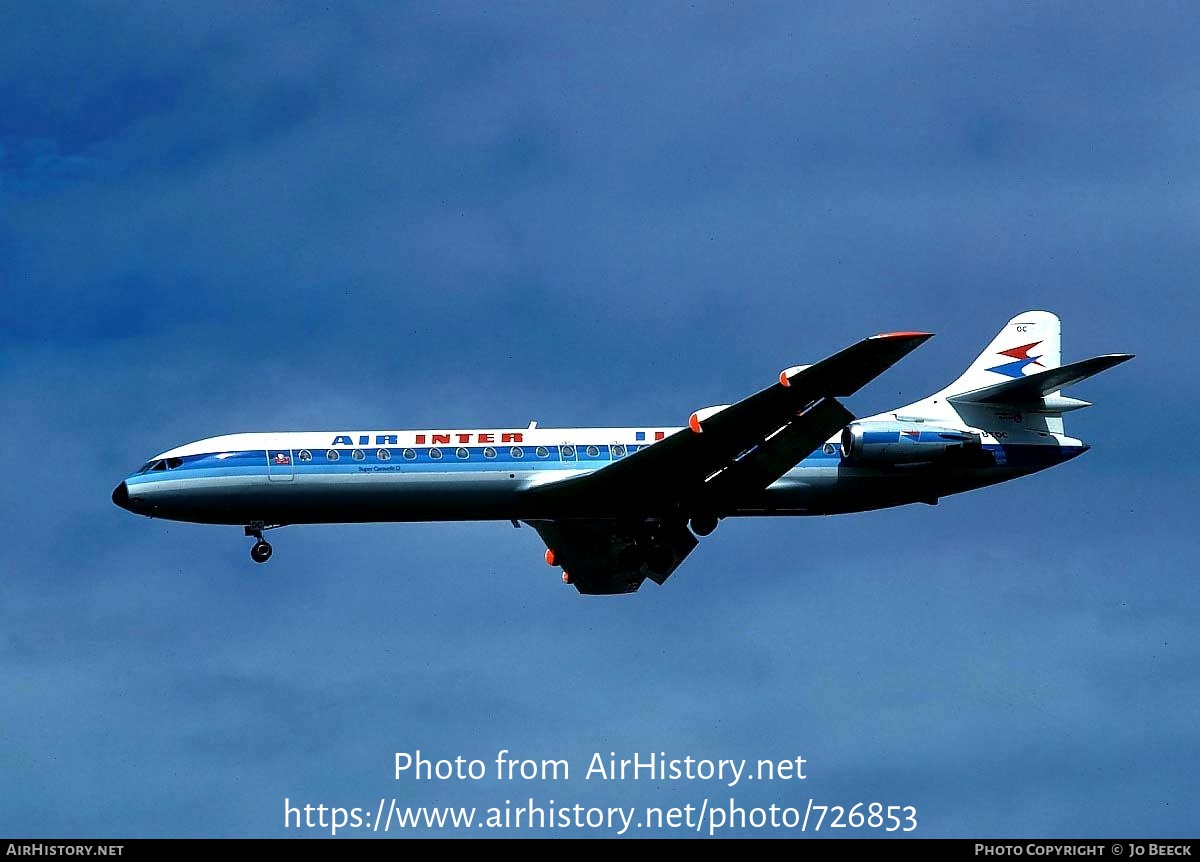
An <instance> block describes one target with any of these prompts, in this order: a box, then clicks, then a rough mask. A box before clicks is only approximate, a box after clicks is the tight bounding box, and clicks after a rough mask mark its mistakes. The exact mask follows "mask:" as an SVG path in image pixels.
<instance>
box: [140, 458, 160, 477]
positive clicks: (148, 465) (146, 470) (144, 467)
mask: <svg viewBox="0 0 1200 862" xmlns="http://www.w3.org/2000/svg"><path fill="white" fill-rule="evenodd" d="M157 463H158V462H157V461H147V462H146V463H145V464H143V465H142V466H141V467H138V471H137V475H139V476H140V475H141V474H142V473H149V472H150V471H151V470H152V469H153V468H154V465H155V464H157Z"/></svg>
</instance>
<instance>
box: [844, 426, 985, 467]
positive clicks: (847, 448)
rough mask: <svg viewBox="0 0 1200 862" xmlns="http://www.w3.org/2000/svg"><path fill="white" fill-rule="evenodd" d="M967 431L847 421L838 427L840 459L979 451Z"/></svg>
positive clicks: (910, 460) (912, 460)
mask: <svg viewBox="0 0 1200 862" xmlns="http://www.w3.org/2000/svg"><path fill="white" fill-rule="evenodd" d="M982 445H983V441H982V440H981V439H980V437H979V435H978V434H975V433H974V432H971V431H959V430H957V429H954V428H937V427H932V426H928V425H924V424H913V423H902V422H851V423H850V424H849V425H847V426H846V427H845V428H844V429H843V430H842V460H843V461H845V462H847V463H850V464H919V463H921V462H924V461H935V460H937V459H939V458H943V457H946V456H952V455H955V454H964V453H966V452H970V451H979V450H980V448H981V446H982Z"/></svg>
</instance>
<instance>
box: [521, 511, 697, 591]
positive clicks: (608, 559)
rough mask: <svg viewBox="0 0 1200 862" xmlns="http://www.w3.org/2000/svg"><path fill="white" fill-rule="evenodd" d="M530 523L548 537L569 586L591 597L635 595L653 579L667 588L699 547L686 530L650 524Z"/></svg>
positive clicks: (597, 521) (598, 521)
mask: <svg viewBox="0 0 1200 862" xmlns="http://www.w3.org/2000/svg"><path fill="white" fill-rule="evenodd" d="M525 523H527V524H529V526H531V527H533V529H535V530H536V531H537V533H538V535H539V536H541V537H542V541H543V542H545V543H546V547H547V548H548V549H549V550H550V551H551V552H552V553H553V558H554V562H555V565H559V566H562V569H563V572H564V573H566V574H567V575H568V576H569V583H570V584H571V585H572V586H574V587H575V589H577V590H579V592H580V593H583V594H585V595H620V594H623V593H633V592H636V591H637V590H638V588H639V587H640V586H641V585H642V582H643V581H645V580H646V579H647V578H649V579H651V580H653V581H654V582H655V583H657V584H659V585H660V586H661V585H662V583H663V582H664V581H666V579H667V578H669V577H670V576H671V574H672V573H673V572H674V571H675V570H676V569H677V568H679V564H680V563H682V562H683V560H684V558H686V557H687V555H688V554H690V553H691V552H692V550H693V549H694V548H695V547H696V545H697V544H699V543H698V542H697V541H696V537H695V536H693V535H692V534H691V533H690V532H689V531H688V529H687V528H686V527H684V526H683V525H682V524H677V525H674V526H669V525H666V524H660V523H647V524H641V525H638V526H637V528H633V527H631V526H629V525H626V526H624V527H622V525H620V524H618V523H617V522H616V521H614V520H611V519H570V520H567V519H564V520H538V519H534V520H529V521H526V522H525ZM651 548H657V554H658V559H656V560H655V561H654V562H655V565H653V566H651V562H650V559H649V557H650V554H651V551H650V549H651ZM664 549H666V550H664ZM668 550H669V554H668V553H667V551H668Z"/></svg>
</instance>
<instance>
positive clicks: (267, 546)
mask: <svg viewBox="0 0 1200 862" xmlns="http://www.w3.org/2000/svg"><path fill="white" fill-rule="evenodd" d="M250 559H252V560H254V562H256V563H265V562H266V561H267V560H269V559H271V543H270V542H268V541H267V540H265V539H260V540H259V541H257V542H255V543H254V547H252V548H251V549H250Z"/></svg>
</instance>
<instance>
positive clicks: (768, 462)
mask: <svg viewBox="0 0 1200 862" xmlns="http://www.w3.org/2000/svg"><path fill="white" fill-rule="evenodd" d="M1060 333H1061V327H1060V323H1059V319H1058V317H1056V316H1055V315H1054V314H1051V313H1050V312H1047V311H1027V312H1024V313H1022V314H1018V315H1017V316H1016V317H1014V318H1013V319H1012V320H1010V321H1009V322H1008V323H1007V324H1006V325H1005V326H1004V328H1003V329H1001V330H1000V332H999V334H998V335H997V336H996V337H995V338H994V339H993V340H992V342H991V343H990V344H989V345H988V346H987V347H986V348H985V349H984V351H983V352H982V353H981V354H980V355H979V357H978V358H977V359H976V360H975V361H974V362H973V363H972V364H971V365H970V366H969V367H968V368H967V370H966V371H965V372H964V373H963V374H962V375H960V376H959V377H958V379H956V380H955V381H954V382H953V383H951V384H950V385H949V386H946V387H945V388H943V389H941V390H940V391H938V392H935V393H934V394H932V395H930V396H928V397H926V398H923V399H921V400H919V401H916V402H914V403H912V404H908V405H906V406H904V407H898V408H895V409H893V410H890V411H888V412H886V413H878V414H875V415H871V416H866V417H863V418H855V416H854V414H853V413H851V412H850V411H849V410H847V409H846V408H845V407H844V406H843V405H842V404H841V402H840V401H838V400H837V399H839V398H844V397H847V396H849V395H852V394H854V393H855V392H857V391H858V390H859V389H860V388H862V387H863V386H865V385H866V384H867V383H868V382H870V381H871V380H873V379H874V378H876V377H878V376H879V375H880V374H882V373H883V372H884V371H886V370H887V369H888V368H890V367H891V366H892V365H894V364H895V363H896V362H898V361H899V360H900V359H902V358H903V357H904V356H906V355H907V354H908V353H910V352H911V351H912V350H914V349H916V348H917V347H918V346H920V345H921V344H922V343H924V342H925V341H926V340H927V339H929V338H930V337H931V334H930V333H927V332H888V333H883V334H880V335H873V336H871V337H869V338H865V339H863V340H861V341H859V342H857V343H855V344H852V345H851V346H849V347H847V348H845V349H843V350H841V351H839V352H837V353H835V354H833V355H831V356H829V357H827V358H825V359H822V360H821V361H820V362H817V363H815V364H813V365H797V366H792V367H790V368H785V369H784V370H783V371H781V372H780V373H779V378H778V380H777V381H775V382H774V383H772V385H770V386H768V387H767V388H765V389H763V390H761V391H760V392H757V393H755V394H753V395H750V396H749V397H747V398H744V399H742V400H741V401H738V402H736V403H732V404H721V405H715V406H712V407H706V408H704V409H702V410H697V411H695V412H694V413H692V414H691V416H690V418H689V419H688V422H687V424H686V425H685V426H683V427H680V428H669V427H659V426H649V427H643V426H639V427H630V428H539V427H537V424H536V423H530V425H529V427H527V428H499V429H497V428H484V429H469V430H452V429H425V430H420V431H393V430H384V431H362V430H353V429H342V430H334V431H311V432H270V433H244V434H229V435H225V436H220V437H210V438H208V439H205V440H199V441H197V442H195V443H188V444H186V445H184V446H179V447H177V448H174V449H170V450H168V451H166V452H162V453H161V454H159V455H155V456H154V457H153V458H151V459H150V460H149V461H147V462H146V464H145V465H143V466H142V467H141V469H139V470H137V471H136V472H135V473H133V474H132V475H130V476H128V477H126V478H125V479H124V481H122V482H121V483H120V484H119V485H118V486H117V487H116V489H115V490H114V491H113V495H112V499H113V502H114V503H116V504H117V505H118V506H120V507H121V508H123V509H127V510H129V511H130V512H133V513H135V514H138V515H145V516H148V517H151V518H167V519H171V520H177V521H190V522H195V523H203V524H228V525H238V526H242V527H243V529H244V532H245V535H246V536H248V537H252V538H254V539H255V542H254V545H253V547H252V548H251V551H250V556H251V558H252V559H253V560H254V561H255V562H259V563H264V562H266V561H267V560H268V559H270V557H271V553H272V548H271V545H270V544H269V543H268V542H267V540H266V539H265V538H263V533H264V532H265V531H267V530H270V529H274V528H277V527H282V526H286V525H291V524H316V523H361V522H368V521H435V520H450V521H465V520H497V521H511V522H512V524H513V526H519V525H520V524H521V523H525V524H528V525H529V526H530V527H532V528H533V529H534V530H536V531H537V533H538V534H539V536H540V537H541V539H542V540H543V542H544V543H545V545H546V551H545V560H546V562H547V563H549V564H550V565H551V566H554V567H561V569H562V580H563V581H564V582H565V583H567V584H571V585H573V586H574V587H575V588H576V589H578V590H579V592H581V593H585V594H591V595H598V594H610V595H611V594H621V593H630V592H634V591H636V590H637V589H638V588H639V587H640V586H641V585H642V583H643V582H645V580H646V579H647V578H648V579H650V580H652V581H654V582H655V583H657V584H659V585H661V584H663V582H664V581H666V579H667V578H668V577H669V576H670V575H671V574H672V573H673V572H674V571H675V570H676V568H678V566H679V565H680V563H682V562H683V560H684V558H685V557H687V556H688V554H690V553H691V552H692V550H693V549H694V548H695V547H696V546H697V545H698V544H699V538H703V537H705V536H708V535H709V534H711V533H712V532H713V531H714V530H715V529H716V528H717V525H718V524H719V522H720V521H721V520H722V519H724V518H731V517H739V516H752V515H832V514H842V513H849V512H863V511H867V510H871V509H881V508H885V507H890V506H901V505H906V504H910V503H928V504H935V503H937V502H938V500H939V499H940V498H941V497H945V496H947V495H949V494H957V493H960V492H962V491H969V490H972V489H975V488H981V487H983V486H985V485H992V484H995V483H997V482H1003V481H1006V480H1008V479H1014V478H1017V477H1019V476H1026V475H1029V474H1031V473H1036V472H1038V471H1039V470H1043V469H1045V468H1047V467H1051V466H1054V465H1056V464H1060V463H1062V462H1064V461H1068V460H1070V459H1072V458H1075V457H1076V456H1078V455H1080V454H1082V453H1083V452H1085V451H1087V449H1088V448H1089V447H1088V446H1087V445H1086V444H1084V443H1083V442H1082V441H1080V440H1077V439H1075V438H1072V437H1068V436H1066V434H1065V432H1064V429H1063V414H1064V413H1067V412H1069V411H1072V410H1078V409H1080V408H1083V407H1088V406H1090V405H1089V403H1088V402H1086V401H1081V400H1079V399H1076V398H1070V397H1067V396H1064V395H1063V394H1062V393H1061V390H1062V389H1063V388H1065V387H1067V386H1070V385H1072V384H1075V383H1078V382H1080V381H1081V380H1084V379H1086V378H1088V377H1091V376H1093V375H1095V374H1098V373H1100V372H1101V371H1105V370H1107V369H1109V368H1112V367H1113V366H1115V365H1118V364H1120V363H1122V362H1124V361H1126V360H1128V359H1132V358H1133V357H1132V355H1131V354H1125V353H1115V354H1108V355H1104V356H1096V357H1093V358H1091V359H1084V360H1081V361H1078V362H1072V363H1070V364H1068V365H1063V364H1061V341H1060Z"/></svg>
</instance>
